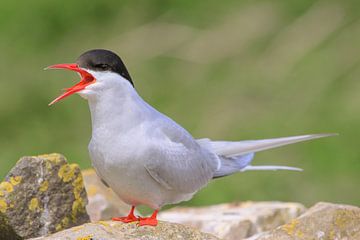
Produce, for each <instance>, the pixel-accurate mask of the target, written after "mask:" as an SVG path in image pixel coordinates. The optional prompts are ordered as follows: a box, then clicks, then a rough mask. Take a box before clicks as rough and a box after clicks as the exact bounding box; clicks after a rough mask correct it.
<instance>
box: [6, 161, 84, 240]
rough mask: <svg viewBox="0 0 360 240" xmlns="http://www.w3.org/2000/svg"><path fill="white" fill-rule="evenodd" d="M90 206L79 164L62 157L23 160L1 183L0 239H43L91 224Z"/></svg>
mask: <svg viewBox="0 0 360 240" xmlns="http://www.w3.org/2000/svg"><path fill="white" fill-rule="evenodd" d="M86 204H87V198H86V192H85V188H84V185H83V179H82V175H81V172H80V169H79V167H78V166H77V165H76V164H68V163H67V162H66V160H65V158H64V157H63V156H62V155H60V154H49V155H40V156H36V157H23V158H21V159H20V160H19V161H18V162H17V164H16V166H15V167H13V168H12V169H11V171H10V172H9V173H8V175H7V176H6V178H5V180H4V181H3V182H1V183H0V212H1V214H2V220H1V221H0V222H1V226H0V239H7V240H8V239H16V237H19V236H20V237H23V238H29V237H36V236H43V235H45V234H49V233H53V232H56V231H59V230H62V229H64V228H69V227H73V226H76V225H80V224H83V223H85V222H88V221H89V217H88V215H87V214H86V211H85V205H86ZM14 233H16V235H14V236H13V238H7V237H3V236H8V235H9V234H14Z"/></svg>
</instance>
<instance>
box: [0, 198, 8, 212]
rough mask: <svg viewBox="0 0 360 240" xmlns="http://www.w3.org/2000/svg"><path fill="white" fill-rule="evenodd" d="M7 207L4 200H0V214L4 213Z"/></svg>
mask: <svg viewBox="0 0 360 240" xmlns="http://www.w3.org/2000/svg"><path fill="white" fill-rule="evenodd" d="M7 208H8V205H7V203H6V201H5V200H4V199H0V212H2V213H5V212H6V210H7Z"/></svg>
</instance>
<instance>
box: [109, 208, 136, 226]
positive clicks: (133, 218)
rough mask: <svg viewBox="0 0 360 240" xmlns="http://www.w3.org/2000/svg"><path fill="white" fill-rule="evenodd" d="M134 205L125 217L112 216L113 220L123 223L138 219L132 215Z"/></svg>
mask: <svg viewBox="0 0 360 240" xmlns="http://www.w3.org/2000/svg"><path fill="white" fill-rule="evenodd" d="M134 210H135V206H131V210H130V213H129V215H128V216H127V217H114V218H112V220H113V221H119V222H123V223H131V222H136V221H139V218H138V217H136V216H135V215H134Z"/></svg>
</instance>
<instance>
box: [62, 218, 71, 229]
mask: <svg viewBox="0 0 360 240" xmlns="http://www.w3.org/2000/svg"><path fill="white" fill-rule="evenodd" d="M69 223H70V219H69V218H68V217H64V218H63V219H62V220H61V224H62V226H64V228H66V227H68V226H69Z"/></svg>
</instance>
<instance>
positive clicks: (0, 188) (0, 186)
mask: <svg viewBox="0 0 360 240" xmlns="http://www.w3.org/2000/svg"><path fill="white" fill-rule="evenodd" d="M12 191H14V187H13V185H12V184H11V183H9V182H6V181H4V182H2V183H0V192H8V193H10V192H12Z"/></svg>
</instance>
